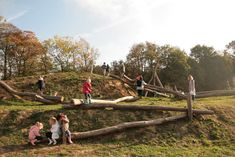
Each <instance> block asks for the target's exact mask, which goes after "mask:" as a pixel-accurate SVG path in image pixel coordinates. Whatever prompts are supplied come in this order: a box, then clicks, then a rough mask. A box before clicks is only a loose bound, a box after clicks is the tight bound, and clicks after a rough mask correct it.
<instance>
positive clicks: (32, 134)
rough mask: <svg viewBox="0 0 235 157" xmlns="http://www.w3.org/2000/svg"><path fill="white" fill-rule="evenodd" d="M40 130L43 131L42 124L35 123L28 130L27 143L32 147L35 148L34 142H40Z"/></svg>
mask: <svg viewBox="0 0 235 157" xmlns="http://www.w3.org/2000/svg"><path fill="white" fill-rule="evenodd" d="M41 129H43V124H42V123H40V122H37V123H36V124H35V125H33V126H31V128H30V129H29V142H30V143H31V144H32V145H33V146H35V142H37V141H40V140H42V136H41V135H40V130H41Z"/></svg>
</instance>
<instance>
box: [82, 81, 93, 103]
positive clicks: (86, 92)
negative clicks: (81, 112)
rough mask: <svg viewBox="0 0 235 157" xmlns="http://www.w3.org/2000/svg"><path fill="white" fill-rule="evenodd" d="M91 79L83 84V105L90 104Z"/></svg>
mask: <svg viewBox="0 0 235 157" xmlns="http://www.w3.org/2000/svg"><path fill="white" fill-rule="evenodd" d="M91 91H92V90H91V79H90V78H88V79H87V81H86V82H84V84H83V94H84V95H85V104H91Z"/></svg>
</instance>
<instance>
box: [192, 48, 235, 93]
mask: <svg viewBox="0 0 235 157" xmlns="http://www.w3.org/2000/svg"><path fill="white" fill-rule="evenodd" d="M190 56H191V59H190V62H189V63H190V65H191V70H190V71H191V72H192V73H193V75H194V77H195V79H196V83H197V82H199V83H198V84H197V86H198V87H197V88H198V89H199V90H215V89H225V88H228V87H231V86H233V83H232V78H233V72H232V69H233V65H232V58H231V56H230V55H228V54H226V53H222V55H221V54H219V53H218V52H216V51H215V50H214V48H213V47H207V46H204V45H203V46H201V45H196V46H195V47H193V48H192V49H191V54H190ZM193 60H194V61H193Z"/></svg>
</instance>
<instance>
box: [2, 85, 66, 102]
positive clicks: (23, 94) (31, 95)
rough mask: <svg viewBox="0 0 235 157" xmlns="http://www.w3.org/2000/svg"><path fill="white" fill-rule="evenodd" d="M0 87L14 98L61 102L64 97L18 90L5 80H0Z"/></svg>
mask: <svg viewBox="0 0 235 157" xmlns="http://www.w3.org/2000/svg"><path fill="white" fill-rule="evenodd" d="M0 87H2V88H3V89H4V90H5V91H6V92H8V93H9V94H11V95H13V96H14V97H15V98H17V99H20V100H24V98H22V97H25V100H30V101H32V100H34V101H38V102H41V103H45V104H55V103H61V102H63V101H64V97H62V96H49V95H39V94H37V93H33V92H19V91H16V90H14V89H13V88H11V87H10V86H9V85H7V84H6V83H5V82H3V81H0Z"/></svg>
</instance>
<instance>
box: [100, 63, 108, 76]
mask: <svg viewBox="0 0 235 157" xmlns="http://www.w3.org/2000/svg"><path fill="white" fill-rule="evenodd" d="M101 68H102V69H103V75H104V76H105V75H106V68H107V66H106V63H105V62H104V64H103V65H102V66H101Z"/></svg>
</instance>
